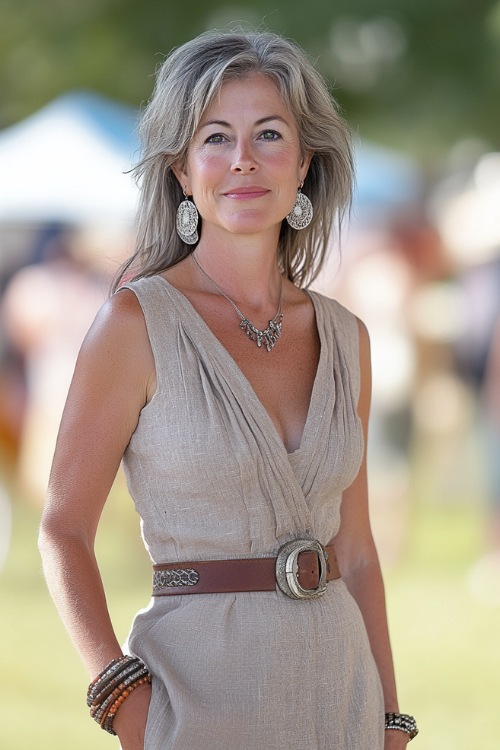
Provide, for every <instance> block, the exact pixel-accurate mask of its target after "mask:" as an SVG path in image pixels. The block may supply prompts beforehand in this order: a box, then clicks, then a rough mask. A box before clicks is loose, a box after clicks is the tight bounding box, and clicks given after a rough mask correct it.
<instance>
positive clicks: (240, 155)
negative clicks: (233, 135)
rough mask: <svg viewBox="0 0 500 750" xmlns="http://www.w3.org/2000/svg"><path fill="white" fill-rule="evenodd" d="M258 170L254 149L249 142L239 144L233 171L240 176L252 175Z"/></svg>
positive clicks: (232, 167) (234, 158) (232, 166)
mask: <svg viewBox="0 0 500 750" xmlns="http://www.w3.org/2000/svg"><path fill="white" fill-rule="evenodd" d="M257 169H258V165H257V161H256V159H255V156H254V154H253V150H252V147H251V145H250V144H249V143H247V142H241V143H238V144H237V146H236V150H235V153H234V156H233V161H232V164H231V171H232V172H235V173H240V174H251V173H252V172H255V171H256V170H257Z"/></svg>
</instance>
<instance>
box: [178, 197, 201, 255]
mask: <svg viewBox="0 0 500 750" xmlns="http://www.w3.org/2000/svg"><path fill="white" fill-rule="evenodd" d="M199 218H200V217H199V214H198V210H197V208H196V206H195V205H194V203H193V201H190V200H188V196H187V195H186V191H185V190H184V200H183V201H182V203H180V204H179V208H178V209H177V216H176V220H175V226H176V229H177V234H178V235H179V237H180V238H181V240H182V241H183V242H185V243H186V245H196V243H197V242H198V221H199Z"/></svg>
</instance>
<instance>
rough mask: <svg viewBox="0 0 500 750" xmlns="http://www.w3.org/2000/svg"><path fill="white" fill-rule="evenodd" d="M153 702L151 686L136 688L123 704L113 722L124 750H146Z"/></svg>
mask: <svg viewBox="0 0 500 750" xmlns="http://www.w3.org/2000/svg"><path fill="white" fill-rule="evenodd" d="M150 701H151V685H148V684H145V685H141V686H140V687H138V688H136V689H135V690H134V691H133V692H132V693H131V694H130V695H129V696H128V697H127V698H126V700H125V701H124V702H123V703H122V705H121V706H120V709H119V710H118V711H117V713H116V716H115V719H114V721H113V729H114V730H115V732H116V734H117V735H118V737H119V739H120V744H121V747H122V750H144V737H145V732H146V722H147V719H148V712H149V703H150Z"/></svg>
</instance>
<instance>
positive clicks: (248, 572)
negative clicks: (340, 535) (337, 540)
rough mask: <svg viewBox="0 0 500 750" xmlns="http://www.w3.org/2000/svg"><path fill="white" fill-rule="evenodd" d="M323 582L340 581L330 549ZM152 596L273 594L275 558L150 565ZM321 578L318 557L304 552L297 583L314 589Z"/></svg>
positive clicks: (332, 549)
mask: <svg viewBox="0 0 500 750" xmlns="http://www.w3.org/2000/svg"><path fill="white" fill-rule="evenodd" d="M324 551H325V557H326V580H327V581H333V580H335V579H336V578H340V570H339V566H338V563H337V557H336V555H335V550H334V548H333V545H329V546H327V547H325V548H324ZM153 571H154V572H153V596H178V595H179V594H229V593H236V592H240V591H275V590H276V558H275V557H252V558H246V559H240V560H202V561H196V562H182V563H179V562H177V563H163V564H160V565H153ZM319 578H320V563H319V559H318V555H317V554H316V553H315V552H312V551H309V550H307V551H304V552H301V553H300V554H299V555H298V558H297V579H298V581H299V583H300V585H301V586H302V588H304V589H316V588H317V586H318V584H319Z"/></svg>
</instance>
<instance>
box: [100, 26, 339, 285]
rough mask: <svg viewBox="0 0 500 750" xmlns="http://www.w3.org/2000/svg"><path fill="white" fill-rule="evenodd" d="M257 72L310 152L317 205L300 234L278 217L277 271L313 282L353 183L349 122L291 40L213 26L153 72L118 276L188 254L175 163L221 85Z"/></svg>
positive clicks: (158, 267) (308, 182) (309, 180)
mask: <svg viewBox="0 0 500 750" xmlns="http://www.w3.org/2000/svg"><path fill="white" fill-rule="evenodd" d="M255 72H258V73H262V74H264V75H266V76H269V78H270V79H271V80H272V81H273V82H274V83H275V85H276V87H277V89H278V91H279V92H280V94H281V96H282V97H283V101H284V102H285V104H286V106H287V107H288V109H289V110H290V112H291V114H292V115H293V117H294V118H295V122H296V123H297V127H298V131H299V138H300V144H301V149H302V153H303V154H306V153H312V154H313V157H312V160H311V164H310V167H309V170H308V173H307V176H306V179H305V181H304V186H303V192H304V193H305V194H306V195H307V196H308V197H309V199H310V200H311V202H312V204H313V207H314V217H313V220H312V222H311V224H310V225H309V226H308V227H307V228H306V229H303V230H301V231H297V230H295V229H292V228H291V227H290V226H289V225H288V223H287V222H286V221H283V224H282V229H281V233H280V239H279V246H278V261H279V264H280V268H281V271H282V273H283V274H284V275H285V276H286V277H287V278H289V279H290V280H291V281H293V282H294V283H295V284H297V285H298V286H305V285H306V284H307V283H310V282H311V281H312V280H313V279H314V278H315V277H316V276H317V274H318V273H319V271H320V269H321V266H322V265H323V262H324V260H325V254H326V252H327V249H328V246H329V241H330V237H331V234H332V232H333V229H334V227H335V225H336V226H337V227H338V230H339V232H340V226H341V223H342V219H343V216H344V214H345V212H346V210H348V209H349V208H350V205H351V200H352V190H353V182H354V170H353V156H352V147H351V138H350V132H349V128H348V126H347V124H346V122H345V120H344V119H343V118H342V117H341V115H340V113H339V108H338V105H337V103H336V102H335V101H334V99H333V98H332V96H331V95H330V92H329V90H328V87H327V85H326V83H325V81H324V80H323V78H322V77H321V75H320V74H319V72H318V71H317V70H316V68H315V67H314V65H313V64H312V63H311V62H310V61H309V60H308V58H307V57H306V55H305V53H304V52H303V50H302V49H301V48H300V47H298V46H297V45H296V44H295V43H294V42H291V41H288V40H287V39H284V38H283V37H280V36H278V35H276V34H274V33H271V32H242V33H240V32H238V33H235V32H219V31H211V32H206V33H204V34H201V35H200V36H198V37H196V38H195V39H193V40H191V41H189V42H187V43H186V44H183V45H182V46H180V47H178V48H177V49H175V50H174V51H173V52H172V53H171V54H170V55H169V56H168V57H167V58H166V59H165V61H164V62H163V63H162V65H161V66H160V67H159V69H158V71H157V78H156V85H155V88H154V91H153V94H152V97H151V100H150V102H149V104H148V105H147V106H146V108H145V109H144V112H143V114H142V118H141V122H140V127H139V134H140V137H141V142H142V158H141V161H140V162H139V163H138V164H137V165H136V167H135V169H134V172H135V175H136V178H137V179H138V181H139V183H140V188H141V195H140V202H139V209H138V216H137V244H136V250H135V252H134V254H133V255H132V257H131V258H130V259H129V260H128V261H127V262H126V263H125V264H124V265H123V266H122V268H121V269H120V271H119V272H118V274H117V277H116V279H115V282H114V285H113V289H116V288H117V287H118V286H119V285H120V283H122V282H123V279H124V278H128V279H130V278H131V277H132V278H138V277H140V276H151V275H153V274H156V273H160V272H162V271H165V270H166V269H167V268H170V267H171V266H173V265H175V264H176V263H178V262H179V261H180V260H182V259H183V258H184V257H186V256H187V255H189V254H190V253H191V252H192V251H193V249H194V248H193V246H188V245H186V244H185V243H184V242H183V241H182V240H181V239H180V238H179V236H178V235H177V232H176V228H175V217H176V211H177V208H178V206H179V203H180V202H181V200H182V199H183V193H182V188H181V186H180V185H179V182H178V180H177V178H176V177H175V175H174V172H173V171H172V165H173V164H175V163H183V162H184V161H185V159H186V156H187V151H188V147H189V144H190V142H191V139H192V137H193V135H194V133H195V132H196V130H197V128H198V125H199V123H200V120H201V118H202V116H203V114H204V112H205V110H206V109H207V107H208V106H209V105H210V103H211V102H212V100H213V98H214V96H215V95H216V93H217V92H218V91H219V90H220V87H221V86H222V84H223V83H224V82H225V81H228V80H234V79H242V78H245V77H246V76H248V75H249V74H251V73H255Z"/></svg>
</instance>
